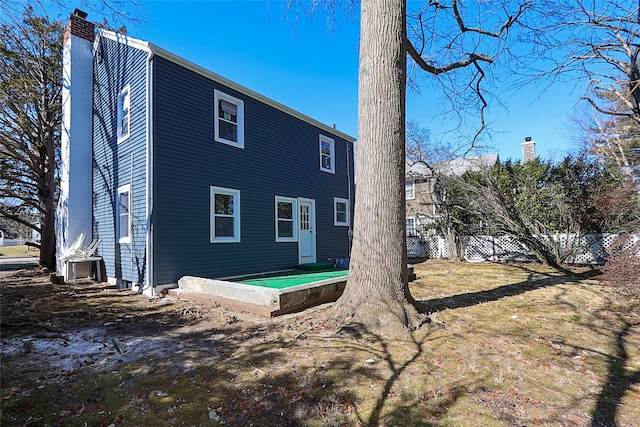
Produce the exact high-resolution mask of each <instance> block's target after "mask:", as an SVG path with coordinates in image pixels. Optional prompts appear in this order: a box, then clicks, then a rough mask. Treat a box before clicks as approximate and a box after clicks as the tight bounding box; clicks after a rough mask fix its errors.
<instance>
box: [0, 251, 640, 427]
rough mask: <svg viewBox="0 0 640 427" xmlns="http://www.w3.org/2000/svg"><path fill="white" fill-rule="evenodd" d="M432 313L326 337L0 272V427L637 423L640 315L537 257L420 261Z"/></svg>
mask: <svg viewBox="0 0 640 427" xmlns="http://www.w3.org/2000/svg"><path fill="white" fill-rule="evenodd" d="M416 272H417V273H418V280H416V281H415V282H413V283H412V284H411V291H412V294H413V296H414V297H415V298H416V300H418V301H419V302H420V304H421V306H422V308H423V309H425V310H427V311H429V312H431V313H432V314H431V323H429V324H426V325H425V326H423V327H422V328H420V329H418V330H416V331H414V332H412V333H410V334H406V335H401V336H397V337H395V338H394V339H388V338H384V337H380V336H375V335H373V334H370V333H368V332H367V331H362V330H360V331H359V333H360V334H361V335H359V336H358V337H354V336H353V335H349V334H345V333H338V332H336V330H335V329H334V328H333V325H332V324H330V323H329V322H327V321H326V320H324V316H323V314H324V312H325V311H326V309H327V307H326V306H324V307H319V308H315V309H311V310H307V311H305V312H302V313H298V314H295V315H289V316H284V317H281V318H276V319H263V318H258V317H256V316H253V315H249V314H244V313H238V312H231V311H228V310H224V309H222V308H219V307H212V306H205V305H200V304H195V303H190V302H185V301H178V300H174V299H172V298H170V297H166V296H165V297H161V298H147V297H144V296H142V295H137V294H134V293H132V292H130V291H126V290H116V289H114V288H111V287H108V286H105V284H97V283H92V282H89V281H84V282H81V283H78V284H77V285H75V286H73V285H54V284H51V283H50V282H49V280H48V277H46V276H44V275H42V274H41V273H39V272H38V271H37V270H31V269H23V270H16V269H10V270H5V271H0V291H1V292H2V299H1V304H2V305H1V307H0V309H1V311H0V313H1V319H0V322H1V325H2V329H1V332H2V367H1V369H2V390H1V399H2V413H1V417H2V425H24V424H33V425H84V424H85V423H86V424H87V425H97V426H100V425H102V426H111V425H113V426H117V425H135V426H141V425H176V426H178V425H213V426H216V425H225V426H269V425H272V426H342V425H347V426H392V425H403V426H405V425H407V426H408V425H412V426H453V425H457V426H458V425H459V426H521V425H528V426H536V425H545V426H588V425H592V426H596V425H598V426H599V425H602V426H608V425H616V426H619V427H624V426H633V425H636V424H635V423H636V420H637V419H640V319H639V318H638V317H637V316H635V315H633V313H630V312H629V311H628V310H626V309H625V301H624V300H619V299H617V298H618V297H617V296H616V295H617V294H615V293H612V292H610V291H609V289H608V288H606V287H605V286H602V285H600V284H599V283H598V282H597V280H596V279H597V277H594V276H593V274H592V273H593V271H591V270H589V269H583V270H582V271H576V272H575V273H576V274H575V275H568V273H566V272H557V271H554V270H550V269H548V268H545V267H542V266H538V265H535V264H522V265H506V264H491V263H482V264H469V263H453V262H444V261H428V262H425V263H422V264H419V265H417V266H416Z"/></svg>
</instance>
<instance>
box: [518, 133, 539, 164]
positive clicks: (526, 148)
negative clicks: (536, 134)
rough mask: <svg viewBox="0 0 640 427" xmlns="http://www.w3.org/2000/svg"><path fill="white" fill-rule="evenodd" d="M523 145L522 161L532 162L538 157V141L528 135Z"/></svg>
mask: <svg viewBox="0 0 640 427" xmlns="http://www.w3.org/2000/svg"><path fill="white" fill-rule="evenodd" d="M520 145H521V146H522V163H523V164H524V163H527V162H530V161H531V160H533V159H535V158H536V142H535V141H533V140H532V139H531V137H530V136H527V137H526V138H525V139H524V142H523V143H522V144H520Z"/></svg>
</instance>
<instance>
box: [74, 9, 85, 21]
mask: <svg viewBox="0 0 640 427" xmlns="http://www.w3.org/2000/svg"><path fill="white" fill-rule="evenodd" d="M72 15H73V16H77V17H78V18H81V19H87V15H88V13H87V12H85V11H84V10H80V9H75V10H74V11H73V14H72Z"/></svg>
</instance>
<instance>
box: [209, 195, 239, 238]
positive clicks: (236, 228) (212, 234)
mask: <svg viewBox="0 0 640 427" xmlns="http://www.w3.org/2000/svg"><path fill="white" fill-rule="evenodd" d="M216 194H226V195H229V196H233V234H234V236H233V237H216V222H215V220H216V216H215V195H216ZM238 242H240V190H235V189H233V188H224V187H215V186H213V185H212V186H211V189H210V193H209V243H238Z"/></svg>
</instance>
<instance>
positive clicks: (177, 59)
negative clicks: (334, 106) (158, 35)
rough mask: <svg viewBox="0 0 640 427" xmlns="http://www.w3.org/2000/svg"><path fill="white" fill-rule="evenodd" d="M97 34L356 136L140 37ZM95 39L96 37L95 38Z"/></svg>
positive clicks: (350, 138)
mask: <svg viewBox="0 0 640 427" xmlns="http://www.w3.org/2000/svg"><path fill="white" fill-rule="evenodd" d="M98 36H100V37H105V38H108V39H110V40H113V41H115V42H118V43H122V44H125V45H127V46H131V47H134V48H136V49H140V50H144V51H145V52H151V54H152V55H158V56H160V57H162V58H164V59H167V60H169V61H171V62H173V63H175V64H178V65H180V66H182V67H184V68H186V69H188V70H190V71H193V72H194V73H197V74H200V75H202V76H204V77H206V78H209V79H211V80H214V81H216V82H218V83H220V84H223V85H225V86H227V87H229V88H231V89H234V90H236V91H238V92H240V93H243V94H245V95H247V96H249V97H251V98H254V99H257V100H258V101H261V102H263V103H265V104H267V105H270V106H271V107H274V108H276V109H278V110H280V111H283V112H285V113H287V114H289V115H290V116H293V117H296V118H298V119H300V120H302V121H305V122H307V123H309V124H311V125H313V126H316V127H318V128H320V129H322V130H323V131H325V132H327V133H331V134H333V135H334V136H337V137H340V138H342V139H345V140H347V141H349V142H352V143H353V142H355V140H356V138H355V137H353V136H351V135H348V134H346V133H344V132H342V131H339V130H338V129H335V128H333V127H331V126H329V125H326V124H324V123H322V122H320V121H318V120H316V119H314V118H312V117H310V116H307V115H306V114H304V113H301V112H300V111H297V110H294V109H293V108H291V107H287V106H286V105H284V104H281V103H279V102H278V101H275V100H273V99H271V98H269V97H267V96H265V95H262V94H260V93H258V92H256V91H254V90H251V89H249V88H247V87H245V86H242V85H241V84H239V83H236V82H234V81H233V80H230V79H228V78H226V77H223V76H221V75H220V74H217V73H214V72H213V71H211V70H208V69H207V68H204V67H203V66H201V65H198V64H196V63H194V62H191V61H189V60H187V59H185V58H182V57H181V56H179V55H176V54H175V53H173V52H170V51H168V50H166V49H164V48H162V47H160V46H157V45H155V44H153V43H150V42H147V41H144V40H141V39H136V38H134V37H130V36H127V35H124V34H118V33H116V32H114V31H111V30H105V29H99V30H98ZM96 40H97V38H96Z"/></svg>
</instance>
